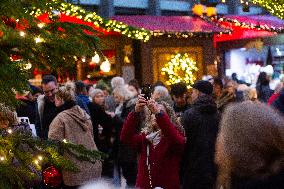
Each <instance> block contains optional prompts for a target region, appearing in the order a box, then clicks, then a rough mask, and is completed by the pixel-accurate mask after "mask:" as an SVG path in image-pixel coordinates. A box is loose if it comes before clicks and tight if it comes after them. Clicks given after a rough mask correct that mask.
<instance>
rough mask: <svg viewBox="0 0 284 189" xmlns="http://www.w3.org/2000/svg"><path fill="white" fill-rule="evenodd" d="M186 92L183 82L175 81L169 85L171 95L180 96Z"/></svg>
mask: <svg viewBox="0 0 284 189" xmlns="http://www.w3.org/2000/svg"><path fill="white" fill-rule="evenodd" d="M186 92H187V87H186V84H185V83H182V82H180V83H175V84H173V85H172V86H171V95H174V96H181V95H183V94H185V93H186Z"/></svg>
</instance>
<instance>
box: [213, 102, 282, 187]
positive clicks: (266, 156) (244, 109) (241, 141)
mask: <svg viewBox="0 0 284 189" xmlns="http://www.w3.org/2000/svg"><path fill="white" fill-rule="evenodd" d="M283 138H284V120H283V117H281V116H280V115H279V114H278V113H277V112H276V111H274V110H273V109H271V108H270V107H268V106H267V105H265V104H262V103H251V102H243V103H240V104H235V105H233V106H230V107H228V108H227V109H226V111H225V112H224V114H223V116H222V121H221V125H220V132H219V134H218V138H217V143H216V156H215V161H216V163H217V164H218V167H219V169H218V170H219V171H218V182H217V188H224V189H229V188H230V189H280V188H281V189H282V188H284V182H283V180H284V165H283V160H284V140H283Z"/></svg>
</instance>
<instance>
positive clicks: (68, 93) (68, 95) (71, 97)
mask: <svg viewBox="0 0 284 189" xmlns="http://www.w3.org/2000/svg"><path fill="white" fill-rule="evenodd" d="M55 95H56V96H57V97H59V98H61V99H63V100H64V101H65V102H66V101H75V93H74V91H73V89H72V88H71V87H66V86H62V87H59V88H58V90H57V92H56V94H55Z"/></svg>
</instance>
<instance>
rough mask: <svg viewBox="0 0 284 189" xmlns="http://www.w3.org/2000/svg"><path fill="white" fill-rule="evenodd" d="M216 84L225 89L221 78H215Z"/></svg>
mask: <svg viewBox="0 0 284 189" xmlns="http://www.w3.org/2000/svg"><path fill="white" fill-rule="evenodd" d="M214 85H218V86H220V87H221V89H223V87H224V84H223V81H222V79H220V78H214Z"/></svg>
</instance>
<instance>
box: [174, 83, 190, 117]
mask: <svg viewBox="0 0 284 189" xmlns="http://www.w3.org/2000/svg"><path fill="white" fill-rule="evenodd" d="M171 95H172V98H173V100H174V106H173V108H174V111H175V113H176V115H177V116H178V117H182V115H183V113H184V112H185V111H186V110H188V109H189V108H190V105H189V104H188V103H187V102H188V101H187V99H188V96H187V95H188V94H187V87H186V84H185V83H176V84H173V85H172V86H171Z"/></svg>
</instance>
